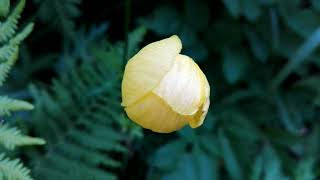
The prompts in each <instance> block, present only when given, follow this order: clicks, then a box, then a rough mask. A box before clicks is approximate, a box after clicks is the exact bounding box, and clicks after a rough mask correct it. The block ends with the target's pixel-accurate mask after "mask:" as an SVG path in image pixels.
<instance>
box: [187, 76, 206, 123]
mask: <svg viewBox="0 0 320 180" xmlns="http://www.w3.org/2000/svg"><path fill="white" fill-rule="evenodd" d="M201 75H202V78H203V80H204V102H203V103H202V105H201V106H200V108H199V110H198V112H197V113H196V114H195V115H193V116H189V118H188V119H189V125H190V127H192V128H197V127H199V126H201V125H202V124H203V121H204V119H205V117H206V115H207V113H208V109H209V106H210V85H209V83H208V80H207V78H206V76H205V75H204V74H203V73H202V74H201Z"/></svg>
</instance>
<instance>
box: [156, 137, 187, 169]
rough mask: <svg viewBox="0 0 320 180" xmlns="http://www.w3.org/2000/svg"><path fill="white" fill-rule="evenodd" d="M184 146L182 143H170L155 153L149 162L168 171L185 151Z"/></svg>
mask: <svg viewBox="0 0 320 180" xmlns="http://www.w3.org/2000/svg"><path fill="white" fill-rule="evenodd" d="M185 145H186V144H185V142H184V141H172V142H170V143H168V144H166V145H164V146H162V147H161V148H160V149H158V150H157V151H156V152H155V154H154V156H153V158H152V160H151V162H150V163H151V165H152V166H155V167H158V168H161V169H168V170H170V169H172V168H174V167H175V166H176V163H177V161H178V160H179V158H180V157H179V156H180V155H181V153H183V152H184V151H185Z"/></svg>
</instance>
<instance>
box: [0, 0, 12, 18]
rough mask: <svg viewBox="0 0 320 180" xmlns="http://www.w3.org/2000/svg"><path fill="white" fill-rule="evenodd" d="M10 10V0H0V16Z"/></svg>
mask: <svg viewBox="0 0 320 180" xmlns="http://www.w3.org/2000/svg"><path fill="white" fill-rule="evenodd" d="M9 10H10V0H0V17H5V16H6V15H7V14H8V13H9Z"/></svg>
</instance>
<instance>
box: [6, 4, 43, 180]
mask: <svg viewBox="0 0 320 180" xmlns="http://www.w3.org/2000/svg"><path fill="white" fill-rule="evenodd" d="M0 2H1V3H0V5H1V8H4V9H0V15H1V16H6V15H7V13H8V12H9V5H10V2H9V0H2V1H0ZM24 5H25V1H24V0H21V1H20V2H19V4H18V5H17V6H16V8H15V9H14V10H13V11H12V12H11V14H10V15H9V16H8V17H7V18H6V20H5V21H4V22H1V23H0V44H1V47H0V86H2V85H3V83H4V81H5V80H6V77H7V75H8V73H9V71H10V69H11V67H12V66H13V65H14V63H15V61H16V60H17V58H18V50H19V45H20V43H21V42H22V41H23V40H24V39H25V38H26V37H27V36H28V35H29V33H30V32H31V30H32V27H33V25H32V24H29V25H28V26H27V27H25V28H24V30H22V31H21V32H18V33H16V29H17V22H18V19H19V17H20V14H21V12H22V9H23V7H24ZM31 109H33V106H32V105H31V104H30V103H28V102H25V101H21V100H15V99H11V98H9V97H7V96H0V116H1V117H3V116H5V115H10V114H11V112H13V111H20V110H31ZM44 143H45V142H44V140H42V139H39V138H33V137H29V136H25V135H22V134H21V132H20V131H19V130H17V129H16V128H10V127H9V126H8V125H5V124H3V123H1V124H0V145H1V146H2V147H4V148H5V149H7V150H14V148H15V147H18V146H26V145H42V144H44ZM2 151H3V150H2ZM0 179H3V180H14V179H21V180H29V179H30V180H31V177H30V171H29V170H28V169H27V168H26V167H24V166H23V165H22V163H21V162H20V160H19V159H9V158H8V157H6V154H5V151H3V152H1V153H0Z"/></svg>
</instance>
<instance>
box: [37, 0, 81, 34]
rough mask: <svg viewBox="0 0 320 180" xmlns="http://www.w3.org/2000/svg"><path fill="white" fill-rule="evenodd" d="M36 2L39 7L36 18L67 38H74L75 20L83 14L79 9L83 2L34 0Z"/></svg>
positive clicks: (76, 0) (78, 0)
mask: <svg viewBox="0 0 320 180" xmlns="http://www.w3.org/2000/svg"><path fill="white" fill-rule="evenodd" d="M34 2H35V3H36V4H37V5H38V10H37V14H36V16H37V17H39V19H40V20H41V21H43V22H46V23H47V24H48V25H50V26H51V27H54V28H56V29H58V30H59V31H60V32H62V33H63V34H64V35H66V37H69V38H71V37H73V33H74V31H75V22H74V19H75V18H77V17H79V16H80V14H81V12H80V10H79V8H78V7H77V5H79V4H80V3H81V0H44V1H43V0H34Z"/></svg>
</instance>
